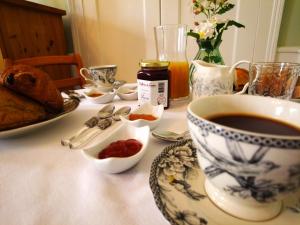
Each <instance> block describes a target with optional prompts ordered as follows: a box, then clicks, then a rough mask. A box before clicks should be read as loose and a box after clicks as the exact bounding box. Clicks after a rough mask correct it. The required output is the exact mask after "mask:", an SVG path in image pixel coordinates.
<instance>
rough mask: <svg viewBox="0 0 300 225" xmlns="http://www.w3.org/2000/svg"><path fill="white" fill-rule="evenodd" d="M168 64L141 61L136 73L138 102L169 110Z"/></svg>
mask: <svg viewBox="0 0 300 225" xmlns="http://www.w3.org/2000/svg"><path fill="white" fill-rule="evenodd" d="M168 66H169V62H168V61H158V60H142V61H141V62H140V67H141V69H140V70H139V71H138V73H137V84H138V101H139V103H140V104H142V103H145V102H150V103H151V104H152V105H164V108H165V109H167V108H169V90H170V85H169V70H168Z"/></svg>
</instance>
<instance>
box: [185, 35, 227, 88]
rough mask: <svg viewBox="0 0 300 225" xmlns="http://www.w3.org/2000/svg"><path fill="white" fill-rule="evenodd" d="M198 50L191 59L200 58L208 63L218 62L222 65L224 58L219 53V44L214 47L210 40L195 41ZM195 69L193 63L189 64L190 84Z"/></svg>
mask: <svg viewBox="0 0 300 225" xmlns="http://www.w3.org/2000/svg"><path fill="white" fill-rule="evenodd" d="M197 44H198V47H199V50H198V52H197V54H196V56H195V58H194V59H193V60H202V61H205V62H208V63H214V64H219V65H224V60H223V57H222V55H221V53H220V50H219V46H220V44H221V42H220V43H219V45H217V46H216V47H213V45H212V43H211V42H210V41H203V40H201V41H197ZM195 71H196V68H195V66H194V64H193V63H191V65H190V69H189V81H190V84H191V85H192V80H193V79H192V78H193V74H194V72H195Z"/></svg>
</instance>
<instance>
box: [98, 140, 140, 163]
mask: <svg viewBox="0 0 300 225" xmlns="http://www.w3.org/2000/svg"><path fill="white" fill-rule="evenodd" d="M142 146H143V144H142V143H141V142H139V141H138V140H136V139H128V140H119V141H115V142H112V143H111V144H109V145H108V146H107V147H106V148H104V149H103V150H102V151H101V152H99V154H98V158H99V159H106V158H110V157H120V158H125V157H129V156H132V155H135V154H136V153H138V152H139V151H140V150H141V149H142Z"/></svg>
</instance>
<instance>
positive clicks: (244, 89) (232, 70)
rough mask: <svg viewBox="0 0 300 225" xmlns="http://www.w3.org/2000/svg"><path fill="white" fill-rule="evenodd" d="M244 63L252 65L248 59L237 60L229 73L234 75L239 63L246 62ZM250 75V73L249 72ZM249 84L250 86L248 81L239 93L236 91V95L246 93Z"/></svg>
mask: <svg viewBox="0 0 300 225" xmlns="http://www.w3.org/2000/svg"><path fill="white" fill-rule="evenodd" d="M244 63H246V64H249V65H250V63H251V62H250V61H248V60H241V61H238V62H236V63H235V64H233V65H232V67H231V68H230V70H229V74H232V76H234V75H235V73H234V70H235V68H236V67H237V66H238V65H240V64H244ZM249 76H250V74H249ZM234 78H235V76H234ZM248 86H249V82H247V83H246V84H245V85H244V87H243V89H242V90H241V91H239V92H237V93H235V94H236V95H240V94H244V93H245V92H246V90H247V88H248Z"/></svg>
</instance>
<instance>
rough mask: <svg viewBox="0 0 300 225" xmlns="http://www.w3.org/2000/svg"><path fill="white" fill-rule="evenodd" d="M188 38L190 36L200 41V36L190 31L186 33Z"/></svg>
mask: <svg viewBox="0 0 300 225" xmlns="http://www.w3.org/2000/svg"><path fill="white" fill-rule="evenodd" d="M187 35H188V36H191V37H193V38H196V39H197V40H198V39H200V35H199V34H198V33H195V32H193V31H192V30H190V31H189V32H187Z"/></svg>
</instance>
